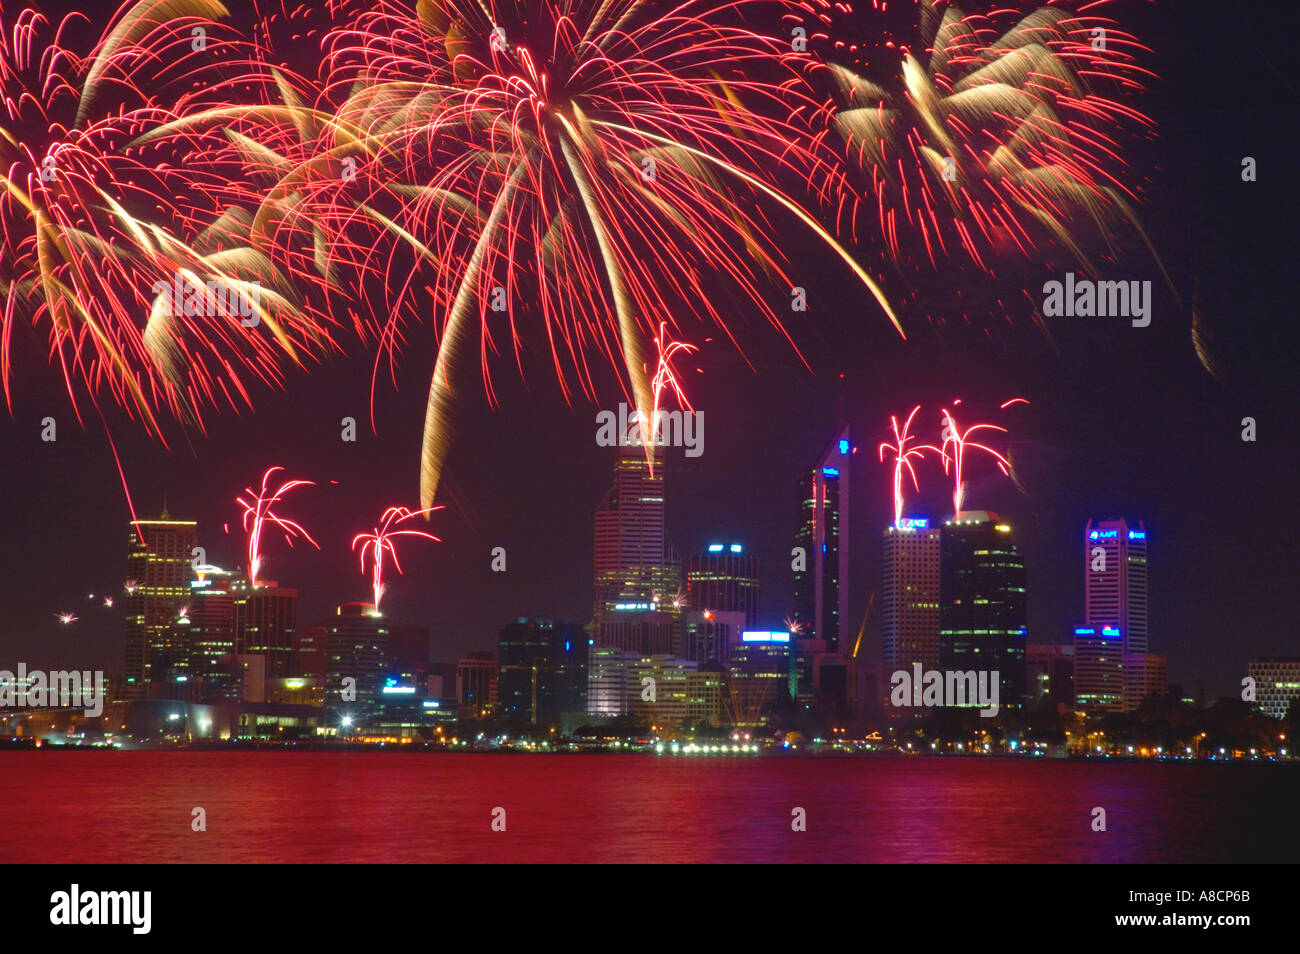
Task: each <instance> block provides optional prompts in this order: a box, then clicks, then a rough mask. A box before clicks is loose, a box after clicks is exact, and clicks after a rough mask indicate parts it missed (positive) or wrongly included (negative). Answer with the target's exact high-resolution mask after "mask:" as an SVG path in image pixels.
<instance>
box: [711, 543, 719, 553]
mask: <svg viewBox="0 0 1300 954" xmlns="http://www.w3.org/2000/svg"><path fill="white" fill-rule="evenodd" d="M709 552H710V553H721V552H722V544H721V543H710V544H709Z"/></svg>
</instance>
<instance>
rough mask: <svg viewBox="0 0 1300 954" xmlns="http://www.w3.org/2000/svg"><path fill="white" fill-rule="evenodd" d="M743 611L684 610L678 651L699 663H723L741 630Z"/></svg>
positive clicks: (726, 659) (743, 618)
mask: <svg viewBox="0 0 1300 954" xmlns="http://www.w3.org/2000/svg"><path fill="white" fill-rule="evenodd" d="M745 628H746V627H745V614H744V613H741V612H734V613H727V612H715V611H713V610H696V609H688V610H687V611H686V612H685V613H683V614H682V651H681V655H683V656H684V657H686V658H687V659H694V660H695V661H696V662H698V663H700V664H705V663H718V664H720V665H724V666H725V665H726V664H727V663H728V662H730V660H731V648H732V647H733V646H734V645H735V644H736V643H738V642H740V634H741V633H743V632H744V631H745Z"/></svg>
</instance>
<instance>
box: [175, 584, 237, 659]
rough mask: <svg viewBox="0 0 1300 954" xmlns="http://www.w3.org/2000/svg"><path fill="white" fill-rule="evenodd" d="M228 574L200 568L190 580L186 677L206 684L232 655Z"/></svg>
mask: <svg viewBox="0 0 1300 954" xmlns="http://www.w3.org/2000/svg"><path fill="white" fill-rule="evenodd" d="M231 584H232V576H231V574H230V573H229V572H228V571H226V570H223V569H221V568H220V567H216V566H201V567H199V569H198V570H196V571H195V572H194V579H192V580H190V600H189V611H188V612H187V613H186V616H187V617H188V618H189V633H188V635H189V647H188V649H189V653H188V656H189V676H190V678H191V679H200V680H207V679H208V678H209V677H211V676H218V675H220V674H222V673H223V672H224V666H223V663H222V658H223V657H225V656H229V655H230V654H231V653H233V652H234V651H235V598H234V595H233V593H232V592H231Z"/></svg>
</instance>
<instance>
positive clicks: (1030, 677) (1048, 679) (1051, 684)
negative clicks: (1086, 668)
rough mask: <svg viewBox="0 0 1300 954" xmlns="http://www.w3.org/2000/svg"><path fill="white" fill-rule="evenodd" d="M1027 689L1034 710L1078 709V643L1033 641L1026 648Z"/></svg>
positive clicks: (1029, 701)
mask: <svg viewBox="0 0 1300 954" xmlns="http://www.w3.org/2000/svg"><path fill="white" fill-rule="evenodd" d="M1025 691H1026V692H1027V693H1028V696H1029V700H1028V704H1029V707H1030V708H1031V709H1034V708H1038V707H1040V706H1057V707H1060V706H1064V707H1065V708H1074V644H1073V643H1071V644H1069V645H1064V646H1062V645H1056V644H1053V643H1031V644H1030V645H1028V646H1026V647H1025Z"/></svg>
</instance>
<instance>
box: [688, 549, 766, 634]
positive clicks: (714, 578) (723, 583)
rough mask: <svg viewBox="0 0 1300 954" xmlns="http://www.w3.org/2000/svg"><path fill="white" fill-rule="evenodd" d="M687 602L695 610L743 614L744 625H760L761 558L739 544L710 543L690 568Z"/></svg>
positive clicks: (692, 558)
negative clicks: (759, 564) (759, 573)
mask: <svg viewBox="0 0 1300 954" xmlns="http://www.w3.org/2000/svg"><path fill="white" fill-rule="evenodd" d="M686 603H687V606H689V607H690V608H691V609H693V610H701V611H703V610H708V611H709V612H713V613H743V614H744V615H745V621H744V625H745V626H746V627H751V628H752V627H754V626H756V625H758V557H756V556H753V555H752V554H751V555H746V554H745V553H744V547H742V546H741V544H739V543H731V544H722V543H712V544H709V549H708V552H707V553H700V554H696V555H695V556H693V557H691V562H690V567H689V568H688V569H687V571H686Z"/></svg>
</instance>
